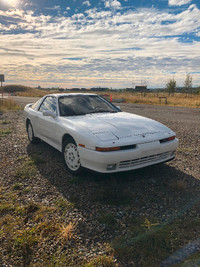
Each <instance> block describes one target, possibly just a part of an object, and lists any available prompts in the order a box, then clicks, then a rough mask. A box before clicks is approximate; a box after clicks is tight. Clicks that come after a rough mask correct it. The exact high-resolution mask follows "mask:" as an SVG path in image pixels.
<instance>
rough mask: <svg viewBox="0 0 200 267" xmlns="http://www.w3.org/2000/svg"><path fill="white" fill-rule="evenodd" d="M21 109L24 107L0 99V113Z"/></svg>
mask: <svg viewBox="0 0 200 267" xmlns="http://www.w3.org/2000/svg"><path fill="white" fill-rule="evenodd" d="M21 109H22V107H21V106H19V105H17V104H16V102H15V101H13V100H12V99H0V111H6V110H21Z"/></svg>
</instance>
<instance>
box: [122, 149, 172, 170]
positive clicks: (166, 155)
mask: <svg viewBox="0 0 200 267" xmlns="http://www.w3.org/2000/svg"><path fill="white" fill-rule="evenodd" d="M171 154H172V152H165V153H160V154H156V155H151V156H147V157H142V158H138V159H133V160H125V161H121V162H120V163H119V168H120V169H122V168H127V167H132V166H137V165H140V164H145V163H149V162H152V163H153V162H156V161H158V160H163V161H164V160H165V159H166V160H167V159H168V158H169V157H170V156H171Z"/></svg>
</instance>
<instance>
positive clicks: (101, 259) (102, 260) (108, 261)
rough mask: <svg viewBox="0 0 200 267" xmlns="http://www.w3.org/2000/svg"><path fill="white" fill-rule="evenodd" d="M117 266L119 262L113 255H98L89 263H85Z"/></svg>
mask: <svg viewBox="0 0 200 267" xmlns="http://www.w3.org/2000/svg"><path fill="white" fill-rule="evenodd" d="M100 266H101V267H117V266H118V264H117V263H116V262H115V260H114V259H113V258H112V257H109V256H98V257H96V258H95V259H93V260H91V261H90V262H89V263H87V264H85V265H83V267H100Z"/></svg>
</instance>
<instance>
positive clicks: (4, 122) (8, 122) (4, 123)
mask: <svg viewBox="0 0 200 267" xmlns="http://www.w3.org/2000/svg"><path fill="white" fill-rule="evenodd" d="M1 124H3V125H7V124H10V121H2V122H1Z"/></svg>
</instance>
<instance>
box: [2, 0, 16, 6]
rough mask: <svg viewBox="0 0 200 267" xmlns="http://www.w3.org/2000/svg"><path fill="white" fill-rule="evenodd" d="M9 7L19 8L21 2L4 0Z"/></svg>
mask: <svg viewBox="0 0 200 267" xmlns="http://www.w3.org/2000/svg"><path fill="white" fill-rule="evenodd" d="M4 2H5V3H6V4H7V5H8V6H9V7H17V6H18V2H19V0H4Z"/></svg>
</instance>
